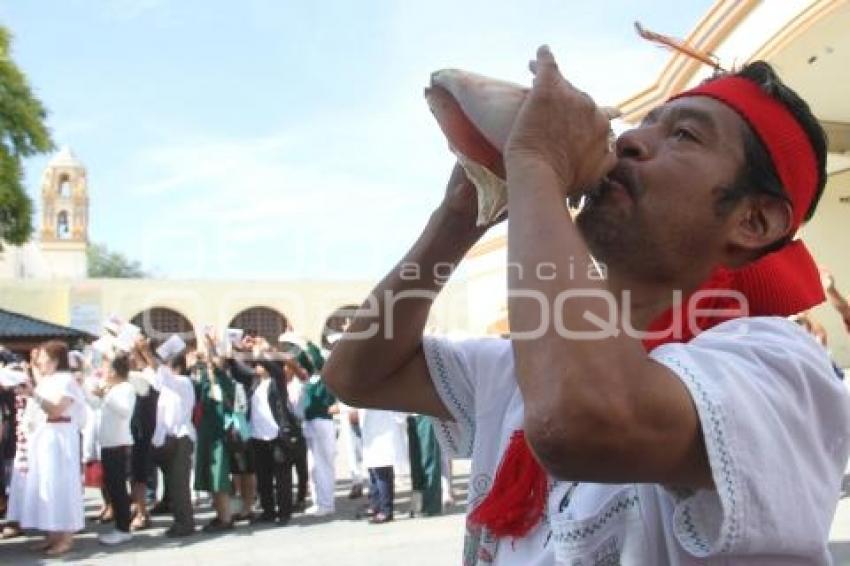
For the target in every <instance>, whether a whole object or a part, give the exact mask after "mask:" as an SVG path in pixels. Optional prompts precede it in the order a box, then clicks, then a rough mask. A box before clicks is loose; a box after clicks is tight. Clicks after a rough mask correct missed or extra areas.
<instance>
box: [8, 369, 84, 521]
mask: <svg viewBox="0 0 850 566" xmlns="http://www.w3.org/2000/svg"><path fill="white" fill-rule="evenodd" d="M36 393H38V394H39V395H41V396H42V397H43V398H45V399H46V400H48V401H51V402H53V403H56V402H58V401H59V400H60V399H62V398H63V397H70V398H71V399H72V402H71V404H70V405H69V406H68V408H67V409H65V412H64V413H63V416H64V417H68V418H69V419H70V422H47V419H46V418H42V419H41V422H40V423H39V425H38V427H37V428H36V429H35V431H34V432H33V434H32V436H31V437H30V439H29V444H28V455H29V466H28V470H27V473H26V481H25V485H24V501H25V502H26V505H25V506H24V508H23V509H21V513H20V522H21V527H23V528H25V529H38V530H42V531H64V532H76V531H79V530H80V529H82V528H83V526H84V518H83V485H82V479H81V473H80V429H81V427H82V426H83V425H84V424H85V404H86V403H85V397H84V394H83V390H82V388H81V387H80V386H79V384H77V382H76V380H75V379H74V378H73V376H72V375H71V374H69V373H65V372H59V373H55V374H53V375H50V376H47V377H44V378H42V380H41V382H40V383H39V384H38V387H36Z"/></svg>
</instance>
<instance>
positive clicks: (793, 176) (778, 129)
mask: <svg viewBox="0 0 850 566" xmlns="http://www.w3.org/2000/svg"><path fill="white" fill-rule="evenodd" d="M687 96H708V97H711V98H713V99H715V100H718V101H720V102H722V103H723V104H725V105H726V106H728V107H729V108H731V109H732V110H734V111H735V112H737V113H738V115H739V116H741V118H743V119H744V121H746V122H747V124H749V126H750V127H751V128H752V129H753V130H754V131H755V134H756V136H758V138H759V139H760V140H761V142H762V143H763V144H764V146H765V147H766V148H767V151H768V153H769V154H770V158H771V160H772V161H773V166H774V168H775V169H776V173H777V174H778V175H779V180H780V181H781V182H782V185H783V186H784V187H785V190H786V192H787V193H788V195H789V196H790V197H791V204H792V206H793V215H794V217H793V218H794V225H793V228H794V230H796V229H797V228H799V227H800V224H802V223H803V217H804V216H805V214H806V211H808V210H809V207H810V206H811V204H812V199H813V198H814V196H815V190H816V189H817V184H818V167H817V160H816V159H815V152H814V150H813V149H812V144H811V143H810V142H809V138H808V136H806V132H805V131H803V128H802V127H801V126H800V123H799V122H797V120H796V119H795V118H794V116H793V115H792V114H791V113H790V112H789V111H788V109H787V108H786V107H785V106H784V105H783V104H782V103H781V102H779V101H778V100H776V99H774V98H772V97H771V96H769V95H768V94H767V93H765V92H764V91H763V90H762V89H761V88H760V87H759V86H758V85H757V84H756V83H754V82H753V81H751V80H749V79H745V78H742V77H724V78H720V79H715V80H713V81H710V82H707V83H705V84H702V85H700V86H698V87H696V88H692V89H691V90H686V91H685V92H682V93H679V94H677V95H676V96H673V97H671V98H670V100H675V99H677V98H684V97H687Z"/></svg>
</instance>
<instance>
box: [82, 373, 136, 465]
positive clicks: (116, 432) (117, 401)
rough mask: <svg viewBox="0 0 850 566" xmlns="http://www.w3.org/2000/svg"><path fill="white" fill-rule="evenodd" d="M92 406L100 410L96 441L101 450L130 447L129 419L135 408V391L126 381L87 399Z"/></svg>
mask: <svg viewBox="0 0 850 566" xmlns="http://www.w3.org/2000/svg"><path fill="white" fill-rule="evenodd" d="M89 401H90V402H91V404H92V405H94V406H95V407H97V408H99V409H100V430H99V437H98V440H99V442H100V447H101V448H113V447H115V446H132V445H133V435H132V434H131V433H130V419H131V418H132V417H133V408H134V407H135V406H136V390H135V389H134V388H133V385H132V384H130V383H129V382H128V381H124V382H121V383H119V384H117V385H114V386H113V387H112V388H110V389H109V391H107V392H106V394H105V395H104V396H103V397H102V398H101V397H96V396H92V397H90V398H89Z"/></svg>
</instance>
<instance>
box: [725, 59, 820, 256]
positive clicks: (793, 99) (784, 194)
mask: <svg viewBox="0 0 850 566" xmlns="http://www.w3.org/2000/svg"><path fill="white" fill-rule="evenodd" d="M723 76H724V75H720V76H719V77H716V78H722V77H723ZM725 76H729V75H725ZM731 76H736V77H741V78H744V79H747V80H750V81H752V82H754V83H756V84H757V85H758V86H759V87H760V88H761V90H762V91H764V92H765V93H766V94H767V95H769V96H770V97H771V98H773V99H775V100H777V101H778V102H780V103H781V104H782V105H783V106H785V108H786V109H787V110H788V111H789V112H790V113H791V115H792V116H793V117H794V119H795V120H796V121H797V123H798V124H800V127H801V128H803V131H804V132H805V134H806V137H807V138H808V139H809V142H810V143H811V144H812V149H813V150H814V153H815V162H816V164H817V173H818V180H817V186H816V188H815V194H814V196H813V197H812V202H811V203H810V204H809V208H808V210H807V211H806V213H805V214H804V215H803V219H804V220H806V221H808V220H810V219H811V218H812V216H813V215H814V213H815V209H816V208H817V205H818V202H819V201H820V198H821V195H823V190H824V187H825V186H826V147H827V144H826V134H825V133H824V131H823V128H822V127H821V125H820V122H818V119H817V118H816V117H815V115H814V114H813V113H812V110H811V108H809V105H808V104H807V103H806V101H805V100H803V99H802V98H800V96H799V95H798V94H797V93H796V92H794V91H793V90H791V88H789V87H788V86H787V85H786V84H785V83H783V82H782V80H781V79H780V78H779V76H778V75H777V74H776V71H774V70H773V67H771V66H770V64H769V63H766V62H764V61H754V62H752V63H749V64H747V65H745V66H744V67H743V68H741V69H740V70H739V71H737V72H735V73H732V75H731ZM711 80H715V79H714V78H713V79H709V81H711ZM757 194H763V195H769V196H773V197H776V198H780V199H782V200H785V201H787V202H791V199H790V197H789V196H788V191H787V190H786V189H785V187H783V185H782V181H781V180H780V179H779V174H778V173H777V172H776V167H774V165H773V160H772V159H771V157H770V153H769V152H768V151H767V148H766V147H765V145H764V143H762V141H761V139H760V138H759V137H758V136H757V135H756V133H755V132H754V131H753V129H752V128H751V127H750V126H749V125H748V124H746V123H745V124H744V167H743V169H742V170H741V172H740V173H739V175H738V178H737V179H736V181H735V183H734V184H733V185H732V186H731V187H730V188H729V189H727V190H726V191H725V193H724V194H723V196H722V197H721V199H720V200H719V201H718V203H717V205H718V209H719V210H720V211H721V212H722V211H724V210H728V209H729V208H731V205H733V204H734V203H736V202H738V201H740V199H742V198H743V197H745V196H748V195H757ZM792 237H793V234H791V235H788V236H785V237H784V238H782V239H780V240H778V241H777V242H775V243H774V244H771V245H770V246H768V247H767V249H765V250H763V253H767V252H770V251H774V250H777V249H779V248H781V247H782V246H784V245H785V244H786V243H788V241H789V240H790V239H791V238H792Z"/></svg>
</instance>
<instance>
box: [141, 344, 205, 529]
mask: <svg viewBox="0 0 850 566" xmlns="http://www.w3.org/2000/svg"><path fill="white" fill-rule="evenodd" d="M136 347H137V349H138V352H139V354H140V355H141V356H142V357H143V358H144V360H145V362H146V363H147V364H148V367H150V368H151V369H153V370H154V372H153V373H147V374H146V375H148V376H150V377H151V386H152V387H153V388H154V389H155V390H156V391H158V392H159V398H158V399H157V405H156V427H155V428H154V433H153V437H152V439H151V442H152V444H153V446H154V450H155V453H156V458H157V459H158V460H159V463H160V466H161V467H162V470H163V475H164V479H165V491H166V493H168V498H169V501H168V505H169V508H170V509H171V513H172V514H173V516H174V523H173V524H172V525H171V527H169V528H168V530H167V531H166V533H165V534H166V536H168V537H185V536H188V535H191V534H193V533H194V532H195V517H194V512H193V510H192V490H191V472H192V451H193V450H194V446H195V440H196V433H195V426H194V425H193V424H192V411H193V409H194V407H195V388H194V386H193V385H192V381H191V380H190V379H189V377H187V376H186V375H185V374H186V373H187V367H186V356H185V355H184V354H183V353H180V354H175V355H173V356H172V357H171V358H170V359H169V360H166V361H164V362H160V361H159V360H158V359H157V358H156V357H155V356H154V354H153V352H151V350H150V345H149V343H148V341H147V340H146V339H144V338H140V339H139V341H138V342H137V344H136Z"/></svg>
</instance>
